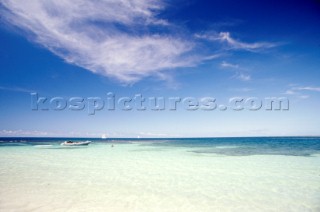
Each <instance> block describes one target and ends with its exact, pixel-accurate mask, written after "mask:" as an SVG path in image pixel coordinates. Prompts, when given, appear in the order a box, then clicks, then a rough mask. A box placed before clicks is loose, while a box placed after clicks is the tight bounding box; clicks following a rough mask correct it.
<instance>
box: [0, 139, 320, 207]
mask: <svg viewBox="0 0 320 212" xmlns="http://www.w3.org/2000/svg"><path fill="white" fill-rule="evenodd" d="M0 140H1V142H0V211H139V212H140V211H148V212H150V211H184V212H186V211H192V212H193V211H320V138H317V137H292V138H288V137H287V138H279V137H278V138H193V139H157V140H155V139H153V140H147V139H143V140H141V139H140V140H139V139H124V140H99V139H90V140H92V141H93V143H92V144H90V145H89V146H88V147H76V148H69V147H67V148H66V147H65V148H63V147H61V146H60V145H59V144H60V143H61V142H62V141H64V140H66V139H43V138H37V139H30V138H23V139H22V138H0ZM73 140H75V139H73ZM78 140H84V139H78ZM112 144H113V146H114V147H112V146H111V145H112Z"/></svg>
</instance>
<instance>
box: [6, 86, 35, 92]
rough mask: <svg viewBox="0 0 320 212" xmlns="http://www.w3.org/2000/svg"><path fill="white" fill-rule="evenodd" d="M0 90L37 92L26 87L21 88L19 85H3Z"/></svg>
mask: <svg viewBox="0 0 320 212" xmlns="http://www.w3.org/2000/svg"><path fill="white" fill-rule="evenodd" d="M0 90H5V91H13V92H22V93H32V92H35V91H33V90H29V89H25V88H19V87H3V86H0Z"/></svg>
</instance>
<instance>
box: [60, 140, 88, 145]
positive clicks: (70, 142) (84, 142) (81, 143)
mask: <svg viewBox="0 0 320 212" xmlns="http://www.w3.org/2000/svg"><path fill="white" fill-rule="evenodd" d="M90 143H91V141H78V142H74V141H65V142H63V143H61V145H62V146H87V145H89V144H90Z"/></svg>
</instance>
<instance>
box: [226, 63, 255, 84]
mask: <svg viewBox="0 0 320 212" xmlns="http://www.w3.org/2000/svg"><path fill="white" fill-rule="evenodd" d="M220 66H221V67H222V68H228V69H231V70H233V71H235V75H234V78H237V79H239V80H242V81H249V80H251V76H250V75H249V74H248V73H246V71H247V69H245V68H242V67H240V65H238V64H233V63H228V62H225V61H222V63H221V64H220Z"/></svg>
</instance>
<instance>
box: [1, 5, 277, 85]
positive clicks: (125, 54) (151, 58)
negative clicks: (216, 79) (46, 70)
mask: <svg viewBox="0 0 320 212" xmlns="http://www.w3.org/2000/svg"><path fill="white" fill-rule="evenodd" d="M1 5H2V6H1ZM165 8H166V3H165V1H164V0H131V1H130V0H122V1H119V0H101V1H86V0H79V1H77V2H74V1H70V0H61V1H53V0H46V1H42V0H32V1H19V0H2V1H1V3H0V15H1V18H2V20H4V21H6V22H7V23H8V24H11V25H14V26H16V27H18V28H20V29H23V30H24V32H26V34H27V36H28V37H29V38H30V39H31V40H32V41H34V42H37V43H39V44H41V45H42V46H44V47H45V48H47V49H48V50H50V51H51V52H53V53H54V54H56V55H58V56H59V57H61V58H63V59H64V60H65V61H66V62H68V63H71V64H74V65H77V66H79V67H82V68H85V69H87V70H89V71H91V72H93V73H95V74H100V75H103V76H107V77H110V78H115V79H117V80H119V81H121V82H124V83H126V84H130V83H134V82H136V81H138V80H140V79H142V78H143V77H146V76H164V75H165V74H166V73H167V72H165V71H166V70H169V69H175V68H180V67H193V66H197V65H199V64H201V62H203V61H207V60H212V59H216V58H218V57H221V56H222V54H221V51H220V50H221V49H219V48H218V49H216V50H215V51H211V50H212V49H211V50H210V51H211V53H210V52H208V51H203V49H202V51H201V52H207V53H205V54H204V53H199V52H200V51H197V50H199V48H200V46H201V45H199V39H195V37H194V36H190V37H188V36H183V37H181V36H179V34H180V33H176V32H175V31H174V30H175V29H176V28H177V27H174V25H173V24H171V23H170V22H169V21H168V20H164V19H161V18H159V16H158V14H159V13H160V12H162V11H163V10H164V9H165ZM154 29H159V31H158V30H154ZM157 31H158V32H160V31H161V32H162V33H157ZM196 37H197V38H201V39H205V40H210V41H214V42H218V43H220V42H223V43H227V45H228V49H243V50H248V51H257V50H261V49H266V48H271V47H274V46H276V45H277V44H274V43H268V42H255V43H246V42H242V41H239V40H236V39H234V38H232V37H231V35H230V33H229V32H221V33H218V34H217V33H213V34H203V35H200V34H198V35H196ZM200 43H201V42H200ZM202 47H203V46H202ZM202 47H201V48H202ZM212 52H216V53H214V54H212ZM217 52H218V53H217ZM225 65H226V64H225ZM239 78H240V79H242V80H249V79H250V77H248V75H246V76H245V75H243V74H242V75H239Z"/></svg>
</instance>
